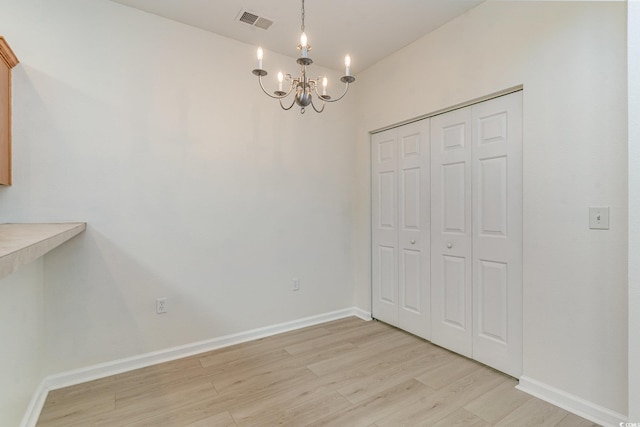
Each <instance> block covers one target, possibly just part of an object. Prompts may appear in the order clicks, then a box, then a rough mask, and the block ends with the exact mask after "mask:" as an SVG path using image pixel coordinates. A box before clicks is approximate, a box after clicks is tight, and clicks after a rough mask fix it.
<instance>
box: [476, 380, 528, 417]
mask: <svg viewBox="0 0 640 427" xmlns="http://www.w3.org/2000/svg"><path fill="white" fill-rule="evenodd" d="M517 384H518V382H517V381H516V380H515V379H513V380H511V379H509V378H505V382H504V383H502V384H500V385H498V386H497V387H496V388H494V389H493V390H489V391H488V392H487V393H485V394H483V395H482V396H480V397H478V398H477V399H474V400H472V401H471V402H469V403H468V404H466V405H465V406H464V408H465V409H466V410H468V411H470V412H472V413H474V414H475V415H477V416H478V417H480V418H482V419H483V420H485V421H487V422H489V423H493V424H495V423H497V422H498V421H500V420H501V419H503V418H504V417H506V416H507V415H508V414H510V413H511V412H513V411H514V410H516V409H517V408H519V407H520V406H522V405H523V404H524V403H525V402H526V401H527V400H529V399H531V398H532V397H531V395H529V394H526V393H524V392H522V391H520V390H518V389H516V385H517Z"/></svg>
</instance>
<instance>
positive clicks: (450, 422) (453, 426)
mask: <svg viewBox="0 0 640 427" xmlns="http://www.w3.org/2000/svg"><path fill="white" fill-rule="evenodd" d="M457 426H460V427H490V426H491V424H490V423H488V422H486V421H485V420H483V419H482V418H480V417H478V416H477V415H475V414H474V413H472V412H469V411H467V410H466V409H464V408H458V409H456V410H455V411H453V412H452V413H451V414H449V415H447V416H446V417H444V418H443V419H441V420H440V421H438V422H437V423H435V424H433V426H432V427H457Z"/></svg>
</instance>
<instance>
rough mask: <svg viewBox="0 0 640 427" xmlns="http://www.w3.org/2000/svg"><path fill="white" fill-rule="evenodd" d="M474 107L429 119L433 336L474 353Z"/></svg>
mask: <svg viewBox="0 0 640 427" xmlns="http://www.w3.org/2000/svg"><path fill="white" fill-rule="evenodd" d="M470 120H471V111H470V109H468V108H465V109H461V110H455V111H451V112H449V113H445V114H441V115H439V116H435V117H432V118H431V168H432V169H431V188H432V193H431V261H432V262H431V298H432V305H431V337H432V341H433V342H434V343H436V344H438V345H442V346H443V347H446V348H449V349H451V350H453V351H455V352H458V353H460V354H463V355H465V356H468V357H471V354H472V321H471V319H470V313H471V304H472V289H471V284H472V275H471V274H472V268H471V129H470V123H471V121H470Z"/></svg>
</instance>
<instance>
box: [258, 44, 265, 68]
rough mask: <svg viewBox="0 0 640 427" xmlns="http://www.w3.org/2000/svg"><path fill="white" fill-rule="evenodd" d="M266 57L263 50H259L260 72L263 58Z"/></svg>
mask: <svg viewBox="0 0 640 427" xmlns="http://www.w3.org/2000/svg"><path fill="white" fill-rule="evenodd" d="M263 57H264V52H263V51H262V48H261V47H259V48H258V70H262V58H263Z"/></svg>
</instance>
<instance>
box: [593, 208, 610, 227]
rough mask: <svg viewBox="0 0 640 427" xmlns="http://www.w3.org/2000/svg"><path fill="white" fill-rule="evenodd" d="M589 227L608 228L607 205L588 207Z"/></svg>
mask: <svg viewBox="0 0 640 427" xmlns="http://www.w3.org/2000/svg"><path fill="white" fill-rule="evenodd" d="M589 228H591V229H593V230H608V229H609V207H608V206H603V207H599V208H589Z"/></svg>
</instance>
